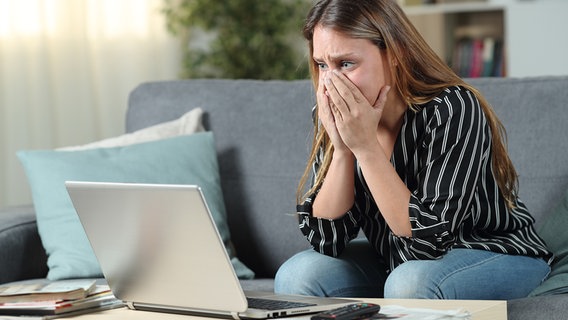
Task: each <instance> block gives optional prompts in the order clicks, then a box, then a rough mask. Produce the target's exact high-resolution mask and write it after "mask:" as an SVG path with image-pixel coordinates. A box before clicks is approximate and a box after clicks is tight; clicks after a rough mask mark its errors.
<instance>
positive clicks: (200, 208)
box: [65, 181, 359, 319]
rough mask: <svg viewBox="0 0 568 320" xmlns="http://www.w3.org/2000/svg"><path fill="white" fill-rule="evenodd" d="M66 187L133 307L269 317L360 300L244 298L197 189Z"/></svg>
mask: <svg viewBox="0 0 568 320" xmlns="http://www.w3.org/2000/svg"><path fill="white" fill-rule="evenodd" d="M65 185H66V187H67V191H68V193H69V196H70V197H71V200H72V202H73V205H74V207H75V210H76V211H77V214H78V216H79V220H80V221H81V224H82V226H83V228H84V229H85V233H86V235H87V237H88V239H89V242H90V243H91V247H92V248H93V251H94V253H95V255H96V257H97V260H98V262H99V264H100V267H101V270H102V272H103V274H104V277H105V279H106V280H107V282H108V284H109V287H110V289H111V290H112V292H113V294H114V295H115V296H116V297H117V298H118V299H120V300H122V301H124V302H125V304H126V305H127V306H128V307H129V308H131V309H137V310H147V311H160V312H167V313H178V314H179V313H181V314H191V315H202V316H213V317H223V318H227V317H230V318H235V319H236V318H255V319H266V318H276V317H284V316H294V315H301V314H309V313H316V312H321V311H325V310H330V309H334V308H337V307H341V306H344V305H347V304H351V303H355V302H359V301H358V300H347V299H336V298H319V297H304V296H295V295H277V294H274V293H271V292H246V293H245V292H244V291H243V289H242V287H241V285H240V283H239V279H238V278H237V276H236V274H235V271H234V269H233V267H232V265H231V261H230V258H229V256H228V254H227V251H226V249H225V246H224V244H223V242H222V240H221V237H220V235H219V232H218V230H217V227H216V225H215V223H214V220H213V218H212V216H211V213H210V211H209V208H208V206H207V203H206V201H205V198H204V196H203V193H202V191H201V189H200V188H199V186H195V185H164V184H130V183H108V182H80V181H67V182H66V183H65ZM267 301H268V302H269V303H270V304H271V305H270V306H269V307H266V308H260V307H256V306H253V304H254V303H257V302H261V303H266V302H267ZM281 305H284V306H281Z"/></svg>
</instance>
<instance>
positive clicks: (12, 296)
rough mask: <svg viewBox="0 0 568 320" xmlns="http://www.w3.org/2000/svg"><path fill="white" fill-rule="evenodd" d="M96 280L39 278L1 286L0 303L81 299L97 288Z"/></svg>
mask: <svg viewBox="0 0 568 320" xmlns="http://www.w3.org/2000/svg"><path fill="white" fill-rule="evenodd" d="M95 284H96V280H93V279H70V280H58V281H49V280H37V281H29V282H16V283H10V284H5V285H2V286H0V303H4V302H28V301H38V300H57V299H65V300H71V299H81V298H85V297H86V296H87V295H89V293H91V292H92V291H93V290H94V289H95Z"/></svg>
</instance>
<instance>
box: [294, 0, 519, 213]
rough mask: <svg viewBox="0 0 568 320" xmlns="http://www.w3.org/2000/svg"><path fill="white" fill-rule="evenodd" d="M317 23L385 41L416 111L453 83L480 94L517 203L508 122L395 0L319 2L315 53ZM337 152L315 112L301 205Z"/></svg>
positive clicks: (402, 90)
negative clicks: (318, 161)
mask: <svg viewBox="0 0 568 320" xmlns="http://www.w3.org/2000/svg"><path fill="white" fill-rule="evenodd" d="M316 26H322V27H326V28H332V29H334V30H336V31H338V32H341V33H342V34H344V35H347V36H349V37H353V38H357V39H368V40H370V41H371V42H373V43H375V44H377V45H379V48H380V49H381V50H385V52H386V54H387V56H388V57H389V61H395V62H396V64H397V67H396V68H395V72H393V89H394V90H396V92H397V94H398V95H399V96H400V97H402V99H403V100H404V102H405V103H406V105H408V107H409V108H411V109H414V108H413V106H414V105H419V104H424V103H426V102H428V101H430V100H432V99H433V98H434V97H436V96H437V95H438V94H440V92H441V91H443V90H444V89H445V88H447V87H449V86H455V85H458V86H462V87H464V88H466V89H468V90H470V91H471V92H472V93H473V94H475V96H476V97H477V99H478V100H479V102H480V104H481V107H482V108H483V112H484V113H485V116H486V118H487V120H488V123H489V128H490V130H491V133H492V148H493V157H492V159H491V160H492V165H493V171H494V175H495V179H496V180H497V184H498V186H499V189H500V191H501V194H502V195H503V197H504V198H505V200H506V202H507V205H508V207H509V208H512V207H514V203H515V197H516V193H517V186H518V182H517V173H516V171H515V168H514V166H513V163H512V162H511V160H510V158H509V156H508V154H507V149H506V147H505V141H506V133H505V128H504V127H503V124H502V123H501V121H499V119H498V118H497V115H496V114H495V112H494V111H493V109H492V108H491V106H490V105H489V103H488V102H487V101H486V100H485V98H484V97H483V96H482V95H481V94H480V93H479V91H478V90H476V89H475V88H473V87H472V86H470V85H468V84H467V83H465V82H464V81H463V80H462V79H461V78H460V77H458V76H457V75H456V74H455V73H454V72H453V70H452V69H451V68H450V67H448V65H447V64H446V63H444V62H443V61H442V59H440V57H438V55H437V54H436V53H435V52H434V51H433V50H432V49H431V48H430V46H429V45H428V44H427V43H426V41H425V40H424V39H423V38H422V36H421V35H420V34H419V33H418V31H417V30H416V29H415V28H414V26H413V25H412V23H411V22H410V20H408V18H407V16H406V14H404V12H403V11H402V9H401V8H400V7H399V6H398V4H397V3H396V1H395V0H357V1H352V0H320V1H318V2H317V3H316V4H315V5H314V7H313V8H312V9H311V10H310V12H309V14H308V16H307V19H306V23H305V25H304V30H303V32H304V37H305V38H306V39H307V40H308V44H309V50H310V57H311V56H313V35H314V29H315V28H316ZM309 60H310V73H311V76H312V81H313V85H314V88H316V90H317V88H318V78H319V69H318V66H317V64H316V63H315V62H314V61H313V59H309ZM320 150H324V156H323V161H322V163H321V165H320V167H319V169H318V172H317V174H316V179H315V181H313V185H312V186H311V187H310V188H309V189H308V190H307V191H306V189H307V181H308V179H309V178H310V176H311V173H312V163H313V162H314V161H315V159H316V157H318V154H319V152H320ZM332 153H333V146H332V145H331V143H330V142H329V137H328V136H327V133H326V132H325V130H324V129H323V128H321V127H320V126H319V125H318V118H317V112H315V115H314V136H313V141H312V150H311V153H310V156H309V159H308V164H307V166H306V169H305V171H304V174H303V176H302V178H301V180H300V184H299V186H298V193H297V201H298V203H301V202H303V199H304V197H305V196H306V195H308V194H311V193H313V192H315V191H316V190H318V189H319V188H320V187H321V184H322V183H323V179H324V178H325V175H326V173H327V171H328V169H329V164H330V163H331V157H332Z"/></svg>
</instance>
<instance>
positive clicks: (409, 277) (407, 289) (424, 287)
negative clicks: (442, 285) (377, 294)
mask: <svg viewBox="0 0 568 320" xmlns="http://www.w3.org/2000/svg"><path fill="white" fill-rule="evenodd" d="M384 295H385V298H390V299H443V297H442V294H441V293H440V292H439V289H438V286H437V284H436V283H435V282H434V281H432V279H431V277H430V275H428V272H426V270H425V268H423V267H422V262H421V261H407V262H405V263H403V264H401V265H400V266H398V267H396V268H395V269H394V270H393V271H392V272H391V273H390V274H389V276H388V277H387V280H386V282H385V287H384Z"/></svg>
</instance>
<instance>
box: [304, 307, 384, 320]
mask: <svg viewBox="0 0 568 320" xmlns="http://www.w3.org/2000/svg"><path fill="white" fill-rule="evenodd" d="M379 310H381V306H379V305H378V304H374V303H353V304H350V305H346V306H344V307H339V308H336V309H332V310H329V311H324V312H320V313H318V314H316V315H313V316H312V317H311V320H350V319H360V318H365V317H368V316H371V315H373V314H375V313H377V312H379Z"/></svg>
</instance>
